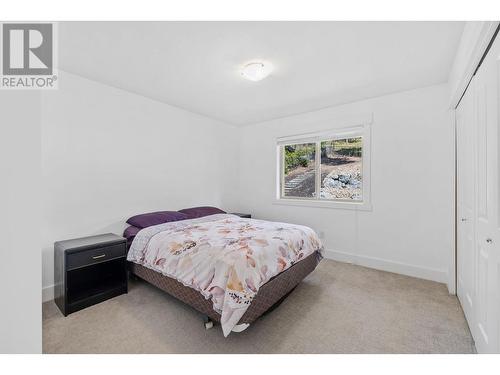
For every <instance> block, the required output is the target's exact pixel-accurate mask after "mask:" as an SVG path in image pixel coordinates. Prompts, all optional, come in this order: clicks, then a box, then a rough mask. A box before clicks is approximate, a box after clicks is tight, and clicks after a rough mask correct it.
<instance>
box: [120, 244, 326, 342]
mask: <svg viewBox="0 0 500 375" xmlns="http://www.w3.org/2000/svg"><path fill="white" fill-rule="evenodd" d="M321 259H322V256H321V254H320V252H319V251H316V252H314V253H313V254H311V255H309V256H307V257H306V258H305V259H303V260H301V261H300V262H297V263H295V264H294V265H293V266H291V267H290V268H288V269H287V270H285V271H283V272H282V273H280V274H278V275H276V276H275V277H273V278H272V279H271V280H269V281H268V282H267V283H265V284H264V285H263V286H262V287H261V288H260V289H259V291H258V292H257V295H256V296H255V298H254V299H253V301H252V303H251V304H250V307H249V308H248V310H247V311H246V312H245V314H244V315H243V316H242V317H241V319H240V321H239V322H238V325H237V326H236V327H235V328H236V329H233V331H235V332H241V331H242V330H244V329H246V328H247V327H248V326H249V325H250V324H251V323H253V322H254V321H255V320H256V319H257V318H259V317H260V316H261V315H263V314H264V313H265V312H267V311H270V310H272V309H274V307H276V306H277V305H278V304H280V303H281V302H283V300H284V299H285V298H286V297H287V296H288V295H289V294H290V293H291V292H292V291H293V289H295V287H296V286H297V285H298V284H299V283H300V282H301V281H302V280H303V279H304V278H305V277H306V276H307V275H309V274H310V273H311V272H312V271H314V269H315V268H316V266H317V265H318V263H319V262H320V261H321ZM129 270H130V272H131V274H132V275H135V276H137V277H139V278H141V279H143V280H145V281H147V282H148V283H150V284H152V285H154V286H156V287H157V288H159V289H161V290H163V291H165V292H167V293H168V294H170V295H172V296H173V297H175V298H177V299H179V300H181V301H182V302H184V303H186V304H188V305H190V306H191V307H193V308H194V309H196V310H197V311H199V312H201V313H202V314H203V315H204V317H205V318H204V321H205V328H207V329H209V328H211V327H212V326H213V322H220V318H221V316H220V314H219V313H217V312H216V311H214V309H213V307H212V301H211V300H209V299H205V297H204V296H203V295H202V294H201V293H200V292H198V291H197V290H195V289H193V288H190V287H187V286H184V285H182V284H181V283H180V282H178V281H177V280H175V279H173V278H170V277H168V276H164V275H162V274H161V273H159V272H156V271H153V270H152V269H149V268H146V267H144V266H142V265H139V264H137V263H133V262H129Z"/></svg>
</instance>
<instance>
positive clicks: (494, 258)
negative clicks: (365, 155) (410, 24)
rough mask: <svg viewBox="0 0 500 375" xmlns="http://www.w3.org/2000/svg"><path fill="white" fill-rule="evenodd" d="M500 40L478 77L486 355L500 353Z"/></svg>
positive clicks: (479, 286) (479, 257)
mask: <svg viewBox="0 0 500 375" xmlns="http://www.w3.org/2000/svg"><path fill="white" fill-rule="evenodd" d="M499 89H500V38H498V37H497V39H496V41H495V43H494V44H493V45H492V48H491V49H490V51H489V53H488V55H487V56H486V58H485V59H484V61H483V64H482V65H481V67H480V68H479V70H478V72H477V73H476V76H475V85H474V91H475V95H474V96H475V107H476V111H475V112H476V129H475V130H476V145H475V149H476V179H475V180H476V188H475V190H476V280H475V281H476V290H475V294H476V314H475V328H473V329H472V330H473V331H476V335H475V337H474V338H475V341H476V347H477V349H478V351H479V352H480V353H488V352H490V353H491V352H498V351H499V350H500V347H499V332H500V331H499V330H500V327H499V325H500V324H499V321H500V263H499V259H500V256H499V252H500V220H499V215H500V207H499V206H500V199H499V188H498V185H499V182H500V181H499V178H500V174H499V168H500V163H499V153H498V145H499V135H500V133H499V131H498V127H499V119H500V118H499V115H498V112H499V104H500V103H499V99H500V97H499V95H498V90H499Z"/></svg>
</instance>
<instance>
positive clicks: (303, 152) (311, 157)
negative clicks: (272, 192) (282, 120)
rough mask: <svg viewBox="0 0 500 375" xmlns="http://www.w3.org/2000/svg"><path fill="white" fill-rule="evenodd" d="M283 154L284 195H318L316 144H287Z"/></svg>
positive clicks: (283, 147)
mask: <svg viewBox="0 0 500 375" xmlns="http://www.w3.org/2000/svg"><path fill="white" fill-rule="evenodd" d="M281 152H282V155H283V173H284V176H283V179H282V183H283V186H282V189H281V194H282V196H283V197H300V198H314V197H315V196H316V193H315V192H316V159H315V158H316V144H315V143H302V144H297V145H285V146H282V149H281Z"/></svg>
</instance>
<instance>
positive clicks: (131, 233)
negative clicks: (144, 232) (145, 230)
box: [123, 225, 141, 241]
mask: <svg viewBox="0 0 500 375" xmlns="http://www.w3.org/2000/svg"><path fill="white" fill-rule="evenodd" d="M140 230H141V228H137V227H134V226H133V225H132V226H130V227H128V228H127V229H125V232H123V237H125V238H126V239H127V241H132V239H133V238H134V237H135V236H136V234H137V233H139V231H140Z"/></svg>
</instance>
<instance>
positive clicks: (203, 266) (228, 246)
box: [127, 214, 322, 337]
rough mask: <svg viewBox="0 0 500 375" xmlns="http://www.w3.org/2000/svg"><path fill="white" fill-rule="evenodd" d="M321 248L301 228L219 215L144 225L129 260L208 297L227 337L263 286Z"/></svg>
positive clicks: (313, 238) (305, 228)
mask: <svg viewBox="0 0 500 375" xmlns="http://www.w3.org/2000/svg"><path fill="white" fill-rule="evenodd" d="M321 248H322V244H321V241H320V240H319V238H318V236H317V235H316V233H315V232H314V231H313V230H312V229H311V228H308V227H305V226H301V225H293V224H286V223H276V222H270V221H263V220H254V219H244V218H240V217H238V216H235V215H229V214H217V215H210V216H206V217H203V218H199V219H192V220H183V221H177V222H171V223H165V224H160V225H155V226H152V227H149V228H145V229H143V230H141V231H140V232H139V233H138V234H137V235H136V237H135V239H134V241H133V242H132V245H131V247H130V250H129V253H128V257H127V259H128V260H129V261H132V262H135V263H138V264H141V265H143V266H145V267H148V268H150V269H153V270H154V271H157V272H159V273H162V274H163V275H166V276H168V277H171V278H174V279H176V280H177V281H179V282H181V283H182V284H184V285H185V286H188V287H191V288H194V289H196V290H198V291H199V292H200V293H201V294H202V295H203V296H205V298H207V299H211V300H212V303H213V308H214V310H215V311H217V312H218V313H220V314H221V325H222V330H223V333H224V336H226V337H227V335H229V333H230V332H231V330H232V329H233V328H234V327H235V325H237V324H238V322H239V320H240V318H241V317H242V316H243V314H244V313H245V311H246V310H247V309H248V307H249V305H250V303H251V302H252V299H253V298H254V296H255V295H256V294H257V291H258V290H259V288H260V287H261V286H262V285H264V284H265V283H266V282H267V281H269V280H270V279H271V278H272V277H273V276H276V275H277V274H279V273H280V272H282V271H284V270H286V269H287V268H289V267H291V266H292V265H293V264H294V263H296V262H298V261H300V260H301V259H304V258H306V257H307V256H308V255H310V254H312V253H314V252H315V251H317V250H320V249H321Z"/></svg>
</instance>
